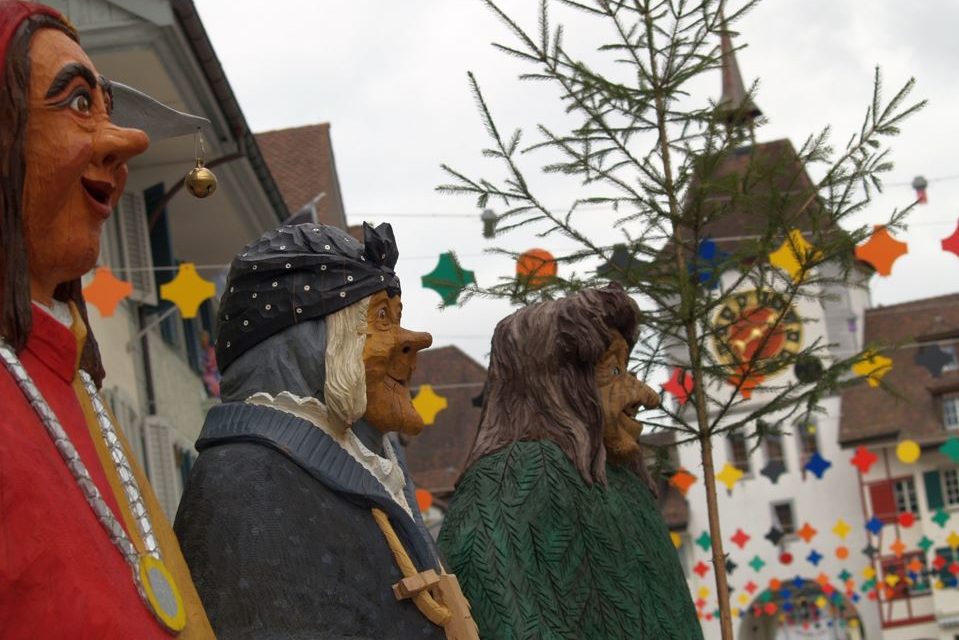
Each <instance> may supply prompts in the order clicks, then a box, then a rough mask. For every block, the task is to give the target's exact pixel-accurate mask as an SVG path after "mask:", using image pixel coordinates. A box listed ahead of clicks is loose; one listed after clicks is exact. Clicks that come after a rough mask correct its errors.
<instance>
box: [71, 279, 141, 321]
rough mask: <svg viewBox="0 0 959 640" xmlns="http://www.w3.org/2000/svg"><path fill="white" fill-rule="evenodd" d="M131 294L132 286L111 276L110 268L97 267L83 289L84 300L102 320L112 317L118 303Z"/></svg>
mask: <svg viewBox="0 0 959 640" xmlns="http://www.w3.org/2000/svg"><path fill="white" fill-rule="evenodd" d="M131 293H133V285H132V284H130V283H129V282H127V281H126V280H120V279H119V278H117V277H116V276H115V275H113V272H112V271H110V267H97V270H96V271H94V272H93V280H92V281H91V282H90V284H88V285H87V286H85V287H84V288H83V297H84V299H85V300H86V301H87V302H89V303H90V304H92V305H93V306H95V307H96V308H97V311H99V312H100V315H101V316H103V317H104V318H110V317H112V316H113V313H114V312H115V311H116V310H117V305H118V304H120V301H121V300H123V299H124V298H126V297H127V296H128V295H130V294H131Z"/></svg>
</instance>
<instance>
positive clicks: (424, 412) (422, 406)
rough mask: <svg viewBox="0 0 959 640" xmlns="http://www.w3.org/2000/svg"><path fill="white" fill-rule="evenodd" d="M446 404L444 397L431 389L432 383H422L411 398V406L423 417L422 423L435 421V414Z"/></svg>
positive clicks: (429, 423) (428, 423)
mask: <svg viewBox="0 0 959 640" xmlns="http://www.w3.org/2000/svg"><path fill="white" fill-rule="evenodd" d="M447 406H448V403H447V401H446V398H444V397H443V396H441V395H439V394H437V393H436V392H435V391H433V387H432V385H428V384H424V385H422V386H421V387H420V390H419V392H418V393H417V394H416V397H415V398H413V408H414V409H416V413H418V414H420V417H421V418H423V424H426V425H431V424H434V423H435V422H436V414H438V413H439V412H440V411H442V410H443V409H445V408H446V407H447Z"/></svg>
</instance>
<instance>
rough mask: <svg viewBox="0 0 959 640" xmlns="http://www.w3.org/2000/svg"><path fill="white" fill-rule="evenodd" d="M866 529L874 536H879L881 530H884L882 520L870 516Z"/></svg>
mask: <svg viewBox="0 0 959 640" xmlns="http://www.w3.org/2000/svg"><path fill="white" fill-rule="evenodd" d="M866 529H867V530H868V531H869V533H871V534H872V535H874V536H878V535H879V532H880V531H882V520H880V519H879V518H877V517H876V516H873V517H871V518H869V522H867V523H866Z"/></svg>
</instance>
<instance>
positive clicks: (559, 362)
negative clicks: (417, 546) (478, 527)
mask: <svg viewBox="0 0 959 640" xmlns="http://www.w3.org/2000/svg"><path fill="white" fill-rule="evenodd" d="M639 321H640V314H639V307H638V306H637V305H636V303H635V302H634V301H633V300H632V299H631V298H630V297H629V296H628V295H626V292H625V291H623V289H622V287H620V286H619V285H615V284H613V285H609V286H607V287H604V288H601V289H586V290H584V291H580V292H578V293H576V294H574V295H571V296H569V297H567V298H563V299H561V300H551V301H548V302H541V303H539V304H535V305H532V306H529V307H526V308H525V309H521V310H519V311H517V312H515V313H514V314H512V315H511V316H508V317H506V318H505V319H503V320H502V321H500V323H499V324H498V325H496V330H495V331H494V332H493V343H492V348H491V353H490V367H489V377H488V379H487V387H486V401H485V404H484V406H483V413H482V415H481V416H480V426H479V431H478V432H477V434H476V440H475V442H474V443H473V450H472V451H471V452H470V456H469V460H468V461H467V463H466V466H467V467H469V465H471V464H473V462H475V461H476V460H477V459H479V458H480V457H482V456H484V455H486V454H489V453H493V452H494V451H497V450H499V449H502V448H503V447H505V446H507V445H509V444H511V443H512V442H515V441H517V440H543V439H547V440H552V441H553V442H555V443H556V444H557V445H558V446H559V447H560V449H562V450H563V452H564V453H565V454H566V456H567V457H568V458H569V460H570V462H572V463H573V465H574V466H575V467H576V469H577V470H578V471H579V473H580V475H581V476H582V477H583V480H584V481H585V482H587V483H588V484H593V483H594V482H598V483H600V484H604V485H605V484H606V447H605V446H604V445H603V412H602V408H601V406H600V401H599V396H598V394H597V389H596V373H595V368H596V365H597V364H598V363H599V361H600V360H601V359H602V357H603V354H604V353H605V352H606V349H608V348H609V345H610V342H611V339H612V337H611V332H610V330H611V329H616V330H617V331H619V333H620V334H621V335H622V336H623V337H624V338H625V339H626V341H627V342H628V343H629V344H630V347H632V345H633V344H634V343H635V341H636V338H637V335H638V331H639Z"/></svg>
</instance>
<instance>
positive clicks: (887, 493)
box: [869, 480, 898, 522]
mask: <svg viewBox="0 0 959 640" xmlns="http://www.w3.org/2000/svg"><path fill="white" fill-rule="evenodd" d="M869 498H870V500H871V502H872V514H873V515H874V516H876V517H877V518H879V519H880V520H882V521H883V522H893V521H894V520H895V519H896V517H897V516H898V513H897V510H896V496H895V494H894V493H893V490H892V482H891V481H889V480H884V481H882V482H876V483H873V484H870V485H869Z"/></svg>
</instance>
